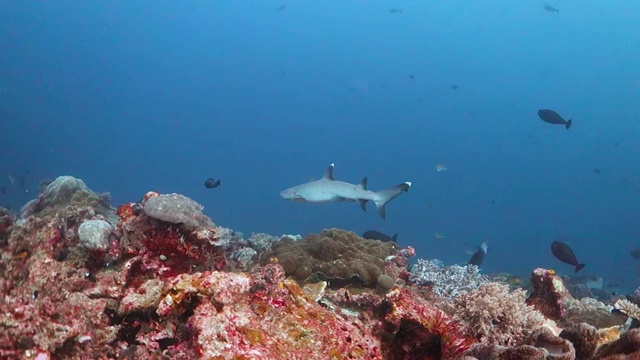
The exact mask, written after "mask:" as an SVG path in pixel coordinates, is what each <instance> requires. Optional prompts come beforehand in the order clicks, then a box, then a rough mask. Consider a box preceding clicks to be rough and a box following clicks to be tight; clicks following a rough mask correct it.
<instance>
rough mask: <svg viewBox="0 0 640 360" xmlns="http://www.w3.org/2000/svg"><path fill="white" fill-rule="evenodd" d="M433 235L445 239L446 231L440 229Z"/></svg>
mask: <svg viewBox="0 0 640 360" xmlns="http://www.w3.org/2000/svg"><path fill="white" fill-rule="evenodd" d="M433 236H435V238H436V239H444V237H445V236H444V233H443V232H440V231H436V232H435V233H434V234H433Z"/></svg>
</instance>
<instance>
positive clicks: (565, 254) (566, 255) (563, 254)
mask: <svg viewBox="0 0 640 360" xmlns="http://www.w3.org/2000/svg"><path fill="white" fill-rule="evenodd" d="M551 252H552V253H553V256H555V257H556V258H557V259H558V260H560V261H562V262H563V263H565V264H569V265H573V266H575V271H574V272H578V271H580V270H581V269H582V268H583V267H584V265H585V264H580V263H578V260H577V259H576V255H575V254H574V253H573V250H571V247H569V245H567V244H566V243H563V242H562V241H554V242H552V243H551Z"/></svg>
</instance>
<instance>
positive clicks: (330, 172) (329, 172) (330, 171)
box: [322, 164, 334, 181]
mask: <svg viewBox="0 0 640 360" xmlns="http://www.w3.org/2000/svg"><path fill="white" fill-rule="evenodd" d="M333 167H334V165H333V164H331V165H329V168H328V169H327V171H326V172H325V173H324V176H323V177H322V178H323V179H325V180H329V181H333Z"/></svg>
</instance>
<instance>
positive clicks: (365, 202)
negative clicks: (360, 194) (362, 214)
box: [358, 178, 367, 211]
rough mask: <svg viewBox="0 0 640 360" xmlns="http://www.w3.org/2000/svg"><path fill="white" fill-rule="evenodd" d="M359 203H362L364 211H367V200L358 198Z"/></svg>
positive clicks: (361, 206)
mask: <svg viewBox="0 0 640 360" xmlns="http://www.w3.org/2000/svg"><path fill="white" fill-rule="evenodd" d="M365 179H366V178H365ZM358 203H360V208H361V209H362V211H367V200H365V199H358Z"/></svg>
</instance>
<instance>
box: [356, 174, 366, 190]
mask: <svg viewBox="0 0 640 360" xmlns="http://www.w3.org/2000/svg"><path fill="white" fill-rule="evenodd" d="M358 186H359V187H361V188H362V189H363V190H367V177H366V176H365V177H364V178H362V181H360V184H358Z"/></svg>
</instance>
